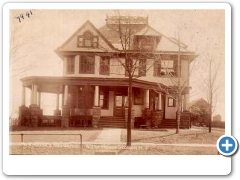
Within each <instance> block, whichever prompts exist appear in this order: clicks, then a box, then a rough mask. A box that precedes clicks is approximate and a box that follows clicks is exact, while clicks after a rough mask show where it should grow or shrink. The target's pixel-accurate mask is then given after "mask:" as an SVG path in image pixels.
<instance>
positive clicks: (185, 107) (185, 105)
mask: <svg viewBox="0 0 240 180" xmlns="http://www.w3.org/2000/svg"><path fill="white" fill-rule="evenodd" d="M183 110H189V94H185V95H184V99H183Z"/></svg>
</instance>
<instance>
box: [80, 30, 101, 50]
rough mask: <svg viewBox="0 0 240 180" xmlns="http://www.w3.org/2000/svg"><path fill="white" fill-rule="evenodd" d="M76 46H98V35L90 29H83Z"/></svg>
mask: <svg viewBox="0 0 240 180" xmlns="http://www.w3.org/2000/svg"><path fill="white" fill-rule="evenodd" d="M77 46H78V47H93V48H97V47H98V36H94V35H93V34H92V33H91V32H90V31H85V32H84V33H83V35H79V36H78V43H77Z"/></svg>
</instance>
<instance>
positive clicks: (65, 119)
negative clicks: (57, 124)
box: [61, 85, 70, 127]
mask: <svg viewBox="0 0 240 180" xmlns="http://www.w3.org/2000/svg"><path fill="white" fill-rule="evenodd" d="M63 94H64V101H63V108H62V125H61V126H62V127H69V116H70V109H69V107H68V85H64V93H63Z"/></svg>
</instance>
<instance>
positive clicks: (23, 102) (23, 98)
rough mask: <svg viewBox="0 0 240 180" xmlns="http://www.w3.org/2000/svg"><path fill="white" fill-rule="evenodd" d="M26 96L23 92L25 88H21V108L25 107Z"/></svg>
mask: <svg viewBox="0 0 240 180" xmlns="http://www.w3.org/2000/svg"><path fill="white" fill-rule="evenodd" d="M25 96H26V90H25V87H24V86H23V87H22V103H21V105H22V106H25V98H26V97H25Z"/></svg>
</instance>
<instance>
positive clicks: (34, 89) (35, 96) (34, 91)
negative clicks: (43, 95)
mask: <svg viewBox="0 0 240 180" xmlns="http://www.w3.org/2000/svg"><path fill="white" fill-rule="evenodd" d="M37 88H38V86H37V85H36V84H34V85H33V102H32V104H36V105H37Z"/></svg>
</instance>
